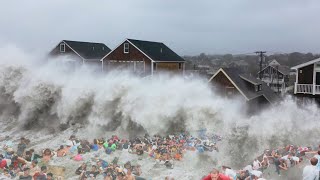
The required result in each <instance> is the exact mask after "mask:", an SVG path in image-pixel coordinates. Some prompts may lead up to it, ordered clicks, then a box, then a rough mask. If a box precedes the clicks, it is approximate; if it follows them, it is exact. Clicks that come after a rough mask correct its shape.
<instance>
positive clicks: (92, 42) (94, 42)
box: [62, 39, 106, 45]
mask: <svg viewBox="0 0 320 180" xmlns="http://www.w3.org/2000/svg"><path fill="white" fill-rule="evenodd" d="M62 41H65V42H77V43H90V44H104V45H106V44H105V43H102V42H88V41H73V40H66V39H64V40H62Z"/></svg>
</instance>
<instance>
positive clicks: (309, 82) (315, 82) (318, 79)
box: [291, 58, 320, 99]
mask: <svg viewBox="0 0 320 180" xmlns="http://www.w3.org/2000/svg"><path fill="white" fill-rule="evenodd" d="M291 69H293V70H295V71H296V81H295V83H294V94H296V95H299V96H305V97H312V98H317V99H319V98H320V58H318V59H314V60H312V61H308V62H306V63H303V64H299V65H297V66H294V67H292V68H291Z"/></svg>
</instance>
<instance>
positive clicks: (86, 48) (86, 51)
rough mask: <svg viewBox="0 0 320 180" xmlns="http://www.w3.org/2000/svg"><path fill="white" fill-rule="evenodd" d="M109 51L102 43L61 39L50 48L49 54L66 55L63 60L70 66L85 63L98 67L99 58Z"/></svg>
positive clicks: (55, 55)
mask: <svg viewBox="0 0 320 180" xmlns="http://www.w3.org/2000/svg"><path fill="white" fill-rule="evenodd" d="M110 51H111V49H110V48H109V47H108V46H106V45H105V44H103V43H96V42H82V41H69V40H62V41H60V42H59V43H58V44H57V45H56V46H55V47H54V48H53V49H52V50H51V52H50V53H49V56H51V57H58V56H64V57H67V58H65V59H63V61H65V62H64V63H65V64H68V65H70V66H79V65H84V64H85V65H90V66H96V67H100V64H101V62H100V60H101V58H102V57H104V56H105V55H106V54H108V53H109V52H110Z"/></svg>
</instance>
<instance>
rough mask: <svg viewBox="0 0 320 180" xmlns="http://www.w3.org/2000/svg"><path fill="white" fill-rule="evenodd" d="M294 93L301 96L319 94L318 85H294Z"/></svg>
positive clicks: (319, 88) (319, 86) (319, 87)
mask: <svg viewBox="0 0 320 180" xmlns="http://www.w3.org/2000/svg"><path fill="white" fill-rule="evenodd" d="M295 93H301V94H313V95H315V94H320V85H315V84H296V85H295Z"/></svg>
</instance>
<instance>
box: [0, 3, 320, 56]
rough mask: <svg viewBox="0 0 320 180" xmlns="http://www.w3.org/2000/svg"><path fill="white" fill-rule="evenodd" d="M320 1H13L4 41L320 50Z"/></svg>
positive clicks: (187, 50) (3, 20) (183, 49)
mask: <svg viewBox="0 0 320 180" xmlns="http://www.w3.org/2000/svg"><path fill="white" fill-rule="evenodd" d="M319 17H320V1H319V0H304V1H300V0H281V1H279V0H268V1H255V0H228V1H218V0H216V1H214V0H199V1H191V0H184V1H183V0H122V1H114V0H113V1H112V0H105V1H102V0H90V1H84V0H67V1H66V0H55V1H53V0H48V1H41V0H28V1H18V0H10V1H3V2H1V6H0V24H1V28H0V43H1V44H0V45H3V44H6V43H13V44H17V45H18V46H19V47H22V48H25V49H28V50H32V51H38V52H44V51H50V49H51V48H52V47H53V46H54V45H55V44H56V43H57V42H58V41H60V40H62V39H71V40H82V41H97V42H104V43H106V44H107V45H108V46H109V47H110V48H114V47H115V46H116V45H117V44H118V43H120V42H121V41H122V40H123V39H124V38H127V37H128V38H137V39H145V40H154V41H162V42H165V43H166V44H168V45H169V46H170V47H172V48H173V49H174V50H175V51H177V52H178V53H179V54H181V55H184V54H197V53H201V52H205V53H247V52H253V51H255V50H267V51H275V52H292V51H303V52H309V51H310V52H320V48H319V47H320V41H319V39H320V33H319V32H320V24H319V22H318V21H319V20H318V19H319Z"/></svg>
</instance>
